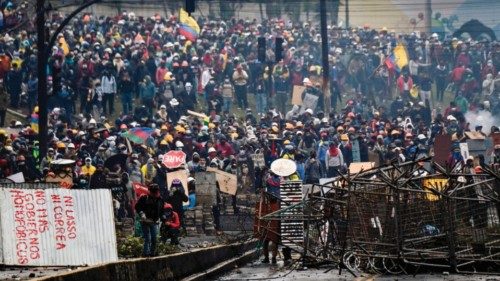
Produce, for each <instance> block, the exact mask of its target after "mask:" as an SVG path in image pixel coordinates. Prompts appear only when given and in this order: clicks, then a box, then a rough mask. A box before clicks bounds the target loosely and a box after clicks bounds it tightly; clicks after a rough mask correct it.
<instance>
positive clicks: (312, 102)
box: [300, 94, 319, 114]
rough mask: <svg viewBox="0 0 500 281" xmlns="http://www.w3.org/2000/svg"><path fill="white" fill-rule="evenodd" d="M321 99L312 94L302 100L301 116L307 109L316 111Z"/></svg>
mask: <svg viewBox="0 0 500 281" xmlns="http://www.w3.org/2000/svg"><path fill="white" fill-rule="evenodd" d="M318 100H319V97H317V96H315V95H311V94H306V95H305V96H304V99H303V100H302V107H301V108H300V114H302V113H304V111H306V109H308V108H310V109H312V110H313V111H314V110H316V106H317V105H318Z"/></svg>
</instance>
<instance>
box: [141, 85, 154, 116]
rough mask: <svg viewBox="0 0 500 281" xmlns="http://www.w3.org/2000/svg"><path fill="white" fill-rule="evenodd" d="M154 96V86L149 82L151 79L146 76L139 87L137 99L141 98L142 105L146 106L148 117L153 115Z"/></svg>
mask: <svg viewBox="0 0 500 281" xmlns="http://www.w3.org/2000/svg"><path fill="white" fill-rule="evenodd" d="M155 95H156V88H155V85H154V83H153V82H152V81H151V77H150V76H149V75H146V76H145V77H144V80H143V81H142V82H141V83H140V86H139V98H141V101H142V104H143V105H145V106H146V108H147V110H148V114H149V116H152V115H153V110H154V106H155V105H154V99H155Z"/></svg>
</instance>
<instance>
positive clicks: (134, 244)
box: [117, 236, 179, 259]
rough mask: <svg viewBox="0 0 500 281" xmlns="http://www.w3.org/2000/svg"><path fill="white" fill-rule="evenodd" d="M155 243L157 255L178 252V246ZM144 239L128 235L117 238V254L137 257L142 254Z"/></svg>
mask: <svg viewBox="0 0 500 281" xmlns="http://www.w3.org/2000/svg"><path fill="white" fill-rule="evenodd" d="M157 239H158V243H157V244H156V253H157V255H158V256H165V255H170V254H174V253H177V252H179V248H178V247H177V246H174V245H170V244H169V243H161V242H159V238H157ZM143 245H144V239H142V238H141V237H134V236H128V237H125V238H122V239H119V240H118V243H117V247H118V256H119V257H120V258H127V259H129V258H139V257H141V255H142V249H143Z"/></svg>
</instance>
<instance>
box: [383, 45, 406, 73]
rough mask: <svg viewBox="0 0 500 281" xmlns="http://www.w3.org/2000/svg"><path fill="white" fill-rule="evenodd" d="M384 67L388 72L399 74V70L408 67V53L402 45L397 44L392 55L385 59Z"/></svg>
mask: <svg viewBox="0 0 500 281" xmlns="http://www.w3.org/2000/svg"><path fill="white" fill-rule="evenodd" d="M384 63H385V65H386V66H387V68H389V70H391V71H393V70H396V71H397V72H401V69H402V68H403V67H405V66H407V65H408V52H407V51H406V48H405V46H404V45H403V44H401V43H399V44H398V45H397V46H396V47H395V48H394V50H393V51H392V54H391V55H390V56H388V57H387V58H386V59H385V62H384Z"/></svg>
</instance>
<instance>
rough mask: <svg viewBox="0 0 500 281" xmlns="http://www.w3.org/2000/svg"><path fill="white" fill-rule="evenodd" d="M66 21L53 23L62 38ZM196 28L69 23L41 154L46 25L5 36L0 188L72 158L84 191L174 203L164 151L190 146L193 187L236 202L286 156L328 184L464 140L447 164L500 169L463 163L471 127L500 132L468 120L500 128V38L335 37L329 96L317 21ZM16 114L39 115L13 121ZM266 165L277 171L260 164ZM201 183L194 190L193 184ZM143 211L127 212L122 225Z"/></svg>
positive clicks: (56, 57) (127, 17)
mask: <svg viewBox="0 0 500 281" xmlns="http://www.w3.org/2000/svg"><path fill="white" fill-rule="evenodd" d="M63 18H64V15H60V14H57V13H53V14H52V17H51V19H50V25H49V29H50V30H52V31H53V30H55V29H56V28H57V27H58V26H59V24H60V23H61V21H62V20H63ZM197 22H198V25H199V26H200V29H201V31H200V33H199V34H198V35H197V36H196V38H195V39H192V38H186V36H185V35H182V34H181V32H180V26H179V22H178V19H177V17H176V16H174V15H172V16H167V17H165V16H161V15H159V14H156V15H153V16H152V17H148V18H146V17H138V16H135V15H134V13H133V12H124V13H122V14H118V15H116V16H113V17H106V16H97V15H93V14H84V15H82V16H80V17H78V18H77V19H75V20H73V21H71V23H70V24H69V25H68V26H67V27H66V28H64V30H63V32H62V33H61V34H59V35H58V40H57V44H56V46H53V47H52V50H51V51H50V58H49V65H48V66H47V69H48V74H49V75H48V77H47V79H48V84H49V87H48V91H49V93H48V96H49V99H48V104H49V112H50V115H49V133H48V135H47V138H48V144H49V148H48V154H47V156H45V157H43V159H40V155H39V147H38V145H39V144H38V136H37V133H38V124H37V122H38V106H37V100H38V93H37V87H38V78H37V67H36V66H37V56H36V53H37V48H36V33H35V29H34V28H33V26H32V27H29V28H25V29H17V30H14V31H12V32H10V33H6V34H3V35H2V36H1V37H0V79H1V82H0V126H1V127H5V128H6V129H2V130H0V177H2V178H3V177H8V176H10V175H13V174H16V173H19V172H21V173H23V176H24V179H25V180H26V181H27V182H34V181H44V180H45V179H46V177H47V176H48V175H50V174H51V173H54V172H55V171H54V165H52V164H53V163H54V161H57V160H58V159H69V160H73V161H74V162H69V163H71V164H70V165H69V167H67V166H66V167H65V169H66V170H67V171H68V172H69V174H70V175H71V177H72V179H73V182H74V186H73V188H85V189H95V188H109V187H110V186H116V185H119V186H122V187H123V188H125V189H127V190H129V191H130V190H132V187H131V186H132V183H134V182H136V183H141V184H144V185H148V186H151V185H153V186H155V187H154V189H155V192H156V188H157V189H158V196H160V197H161V198H163V200H167V201H168V200H171V198H170V197H171V196H173V194H174V193H172V190H169V189H170V187H167V186H166V185H167V184H166V177H165V174H166V173H167V172H169V169H167V168H166V167H165V166H163V165H162V160H163V155H164V154H165V153H166V152H168V151H170V150H182V151H184V152H185V153H186V155H187V163H186V165H185V167H184V168H185V169H186V171H187V172H188V173H189V174H190V176H191V177H193V176H194V174H195V173H196V172H199V171H204V170H206V168H207V167H214V168H217V169H220V170H224V171H226V172H229V173H233V174H237V175H238V179H239V181H238V192H249V193H255V192H257V191H259V190H261V189H262V188H265V187H266V185H267V183H269V181H268V179H269V178H271V179H272V177H273V175H272V173H270V172H269V170H268V167H269V166H270V163H271V162H272V161H274V160H275V159H278V158H287V159H292V160H293V161H295V162H296V164H297V167H298V169H297V174H296V177H297V178H298V179H300V180H302V181H304V182H307V183H317V182H318V181H319V179H320V178H329V177H334V176H337V175H339V174H343V173H346V171H347V169H348V168H349V165H350V164H351V163H356V162H368V161H372V160H374V161H375V162H376V163H377V164H379V165H383V164H387V163H391V162H393V161H398V162H405V161H409V160H412V159H418V158H419V157H426V156H429V155H432V153H433V149H432V148H433V144H434V141H435V138H436V137H437V136H439V135H443V134H445V135H449V136H450V138H451V140H452V143H453V144H452V146H451V147H450V148H449V149H448V150H449V159H448V163H449V164H450V165H453V166H455V167H458V168H460V169H466V170H467V171H468V172H471V173H480V172H481V169H482V168H484V167H485V166H487V165H498V164H500V145H496V146H494V147H492V148H491V149H490V150H488V152H487V153H485V154H482V155H478V156H477V159H476V160H477V161H474V159H464V158H463V156H462V154H461V153H460V145H459V143H460V142H464V140H465V137H464V133H465V132H467V131H476V132H478V133H479V134H482V135H483V136H485V137H489V136H490V135H491V134H493V133H495V132H499V128H498V125H499V123H496V124H495V123H494V122H493V123H491V122H489V123H491V124H493V125H494V126H491V127H487V128H486V127H485V128H483V127H482V126H480V125H479V126H474V128H472V127H471V125H470V124H471V123H473V121H475V120H469V119H467V116H469V115H467V113H468V112H469V113H473V116H489V119H491V120H499V119H498V116H499V114H500V72H499V71H500V43H498V42H496V41H491V40H486V39H485V40H483V39H475V40H472V39H462V38H450V37H448V36H445V35H444V34H423V33H407V34H402V33H398V32H395V31H391V30H387V29H386V28H381V29H373V28H370V27H369V26H363V27H359V28H349V29H344V28H339V27H336V26H334V25H331V26H328V41H329V57H328V60H329V65H330V69H329V74H330V77H329V85H330V89H329V93H330V94H329V95H327V98H326V99H325V94H326V93H324V92H323V90H322V87H321V83H322V80H321V76H322V73H323V70H322V62H321V37H320V30H319V27H318V25H316V24H313V23H309V22H291V21H288V20H281V19H269V20H263V21H257V20H244V19H234V18H233V19H230V20H225V21H224V20H220V19H210V18H203V17H199V18H197ZM188 37H189V36H188ZM259 37H264V38H265V41H266V52H265V57H266V59H265V61H259V60H258V52H257V50H258V38H259ZM277 37H280V38H283V39H284V43H283V46H282V47H283V53H282V56H281V57H282V59H281V60H279V61H278V62H276V63H274V62H275V61H276V55H277V54H275V53H274V50H275V39H276V38H277ZM189 39H191V40H189ZM398 45H402V46H404V48H405V49H406V52H407V56H408V59H409V62H408V64H407V65H406V66H404V67H402V68H401V69H396V68H394V67H391V65H390V64H388V63H387V58H388V57H389V56H391V54H393V50H394V49H395V48H396V47H397V46H398ZM278 57H280V56H279V55H278ZM295 86H304V87H305V90H304V93H303V94H302V96H303V97H304V96H306V95H311V96H314V97H317V104H314V105H313V106H311V107H305V106H300V105H297V104H295V105H292V92H293V90H294V87H295ZM445 101H446V104H445ZM118 105H119V106H118ZM7 108H11V109H20V110H22V112H23V113H24V114H25V115H28V117H27V119H26V120H25V121H24V122H23V121H17V122H16V121H12V122H11V123H10V124H9V122H6V120H5V119H6V110H7ZM327 108H331V110H330V111H329V112H326V111H325V109H327ZM188 111H190V112H191V111H192V112H196V114H191V113H189V112H188ZM484 114H487V115H484ZM203 115H205V116H206V117H200V116H203ZM494 118H497V119H494ZM135 127H140V128H152V129H153V130H152V133H151V134H150V135H148V136H147V139H146V140H145V141H144V142H143V143H134V142H130V143H128V142H127V138H126V137H125V135H126V133H127V132H129V131H130V129H132V128H135ZM117 154H124V155H125V158H126V161H125V162H124V164H122V165H113V166H111V167H106V166H105V163H106V160H107V159H109V158H110V157H113V156H114V155H117ZM256 154H258V155H262V156H263V158H264V165H255V163H254V161H253V159H255V157H254V155H256ZM370 155H375V156H376V157H375V159H373V157H370ZM56 163H61V162H56ZM457 163H458V164H457ZM68 169H69V170H68ZM274 176H275V175H274ZM189 182H190V184H191V186H190V187H189V189H190V192H191V193H195V188H194V181H193V178H191V179H190V181H189ZM270 182H271V183H272V182H273V181H272V180H271V181H270ZM176 184H178V183H176ZM182 188H188V187H182ZM180 190H182V189H180ZM132 193H133V192H132ZM131 196H132V195H131ZM179 196H180V195H179ZM169 198H170V199H169ZM185 199H186V198H181V201H183V200H185ZM175 200H177V201H178V200H179V199H178V198H177V199H175ZM177 201H176V202H175V204H177V205H178V202H177ZM170 204H172V205H175V204H174V203H172V202H171V201H170ZM181 205H182V203H181ZM170 209H171V208H170ZM174 209H175V206H174ZM178 211H179V212H181V211H180V210H178ZM132 213H133V210H131V209H129V210H124V209H123V210H122V212H121V216H127V215H131V214H132ZM154 216H155V217H156V216H158V217H159V216H160V214H154Z"/></svg>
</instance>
